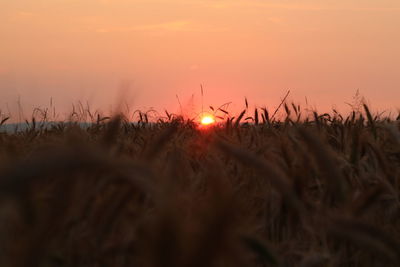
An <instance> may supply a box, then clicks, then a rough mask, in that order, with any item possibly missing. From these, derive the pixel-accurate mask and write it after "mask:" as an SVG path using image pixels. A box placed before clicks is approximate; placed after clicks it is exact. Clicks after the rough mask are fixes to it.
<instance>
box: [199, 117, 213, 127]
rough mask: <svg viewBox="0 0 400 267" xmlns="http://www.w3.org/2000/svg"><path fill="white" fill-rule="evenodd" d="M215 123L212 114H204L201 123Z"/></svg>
mask: <svg viewBox="0 0 400 267" xmlns="http://www.w3.org/2000/svg"><path fill="white" fill-rule="evenodd" d="M213 123H215V119H214V117H213V116H211V115H204V116H203V117H202V118H201V124H202V125H210V124H213Z"/></svg>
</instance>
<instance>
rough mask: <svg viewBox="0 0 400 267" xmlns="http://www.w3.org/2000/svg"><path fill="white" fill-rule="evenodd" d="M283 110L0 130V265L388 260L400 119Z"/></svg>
mask: <svg viewBox="0 0 400 267" xmlns="http://www.w3.org/2000/svg"><path fill="white" fill-rule="evenodd" d="M246 105H247V101H246ZM281 108H282V110H281V111H282V113H283V114H284V115H282V116H279V118H277V116H275V114H270V113H269V112H268V110H267V109H260V108H258V109H253V110H250V109H249V108H248V106H246V108H245V109H244V110H243V112H241V113H240V114H238V115H237V116H233V115H232V116H231V115H230V114H225V113H224V120H223V121H221V123H218V124H216V125H214V126H212V127H209V128H207V129H199V127H198V125H197V123H196V122H195V121H193V120H188V119H184V118H183V117H180V116H177V115H174V114H170V113H168V112H167V113H166V116H164V117H159V118H158V120H157V121H153V122H149V119H148V117H147V114H146V113H141V112H139V113H138V119H137V121H135V122H134V123H132V121H131V120H128V119H127V118H126V117H125V116H124V115H115V116H113V117H111V118H109V117H100V116H99V115H98V116H97V117H96V116H94V120H93V123H91V124H89V125H88V126H87V127H81V126H80V125H79V124H78V123H77V122H76V120H75V121H74V120H71V121H70V122H65V123H58V124H54V125H53V124H52V125H51V126H49V127H43V126H42V125H43V124H42V125H40V123H39V122H38V121H37V120H35V119H32V121H31V122H30V124H29V127H27V128H26V129H25V130H23V131H15V132H2V133H0V164H1V165H0V262H1V263H2V264H1V265H2V266H60V267H61V266H79V267H80V266H85V267H86V266H87V267H92V266H93V267H94V266H96V267H97V266H145V267H147V266H148V267H161V266H176V267H181V266H187V267H188V266H192V267H196V266H198V267H205V266H227V267H228V266H304V267H306V266H332V267H333V266H400V200H399V196H400V194H399V193H400V115H399V116H398V117H397V118H396V116H386V117H385V116H383V115H382V114H381V115H374V114H373V113H372V112H371V111H370V110H369V108H368V106H367V105H363V106H361V109H360V110H356V111H353V112H351V113H350V114H349V115H347V116H344V115H341V114H339V113H338V112H336V111H332V112H331V113H330V114H327V113H325V114H318V113H317V112H313V113H311V114H309V115H307V116H305V115H304V110H302V109H301V107H299V106H297V105H295V104H286V103H284V104H283V105H282V107H281ZM2 121H3V122H2V124H3V123H5V122H6V118H3V120H2Z"/></svg>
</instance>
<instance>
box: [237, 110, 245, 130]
mask: <svg viewBox="0 0 400 267" xmlns="http://www.w3.org/2000/svg"><path fill="white" fill-rule="evenodd" d="M245 113H246V110H243V111H242V112H241V113H240V114H239V117H237V119H236V121H235V124H234V126H235V128H238V127H239V123H240V121H241V119H242V118H243V116H244V114H245Z"/></svg>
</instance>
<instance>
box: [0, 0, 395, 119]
mask: <svg viewBox="0 0 400 267" xmlns="http://www.w3.org/2000/svg"><path fill="white" fill-rule="evenodd" d="M0 18H1V21H2V23H1V24H0V108H1V109H2V110H6V106H7V105H8V107H9V108H10V109H13V107H15V106H16V102H17V99H18V96H20V98H21V103H22V104H23V107H24V109H27V110H29V109H30V108H32V107H34V106H46V105H48V103H49V99H50V97H52V98H53V100H54V102H55V104H56V105H57V108H58V109H59V110H60V112H62V111H65V110H67V109H69V107H70V106H71V103H73V102H76V101H78V100H81V101H86V100H88V101H89V103H90V104H91V105H92V106H93V107H99V108H101V109H103V110H108V109H109V108H110V106H111V105H115V104H116V103H117V102H118V98H121V97H119V96H121V95H123V96H124V101H125V102H127V103H128V104H129V105H131V106H132V109H135V108H145V107H155V108H156V109H159V110H162V109H163V108H168V109H170V110H171V109H172V110H177V106H178V103H177V99H176V95H179V98H180V100H181V102H182V105H183V106H184V109H185V108H187V107H188V106H190V97H191V95H192V94H194V102H195V109H198V108H199V105H200V104H199V103H200V84H203V86H204V89H205V93H206V96H205V99H204V101H205V104H207V105H208V104H213V105H218V104H222V103H224V102H228V101H233V102H234V104H233V105H232V108H233V109H235V107H237V108H239V107H240V106H242V105H243V98H244V97H245V96H246V97H247V98H248V99H249V102H250V103H251V104H252V105H264V104H266V105H268V106H271V108H273V107H275V106H276V105H277V104H278V102H279V98H280V97H281V96H283V95H284V94H285V92H286V91H287V90H288V89H290V90H291V98H292V99H293V100H295V101H297V102H301V103H304V99H305V97H307V98H308V101H309V103H311V104H312V105H314V106H316V107H318V108H319V109H320V110H323V109H329V108H331V107H332V106H333V105H335V106H337V107H338V108H339V109H343V110H344V109H345V107H346V104H344V103H345V102H349V101H351V98H352V96H353V95H354V93H355V91H356V90H357V89H359V90H360V92H361V94H362V95H364V96H365V97H366V99H367V100H369V101H370V102H371V104H372V106H373V108H375V109H381V110H382V109H393V110H396V109H397V108H400V101H399V100H400V49H399V47H400V30H399V29H400V1H399V0H335V1H331V0H319V1H317V0H302V1H300V0H297V1H296V0H292V1H289V0H271V1H268V0H236V1H235V0H219V1H218V0H204V1H200V0H9V1H0ZM235 105H236V106H235Z"/></svg>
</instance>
